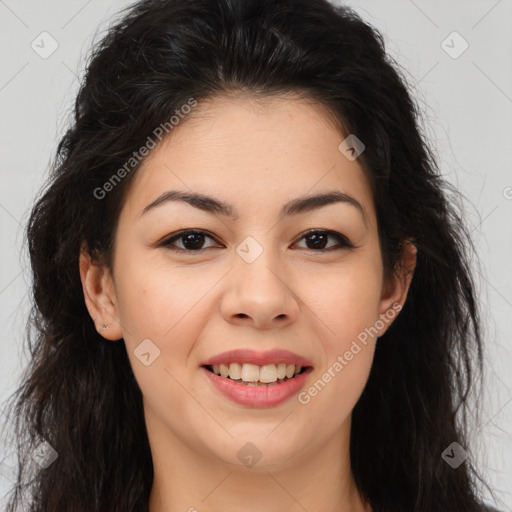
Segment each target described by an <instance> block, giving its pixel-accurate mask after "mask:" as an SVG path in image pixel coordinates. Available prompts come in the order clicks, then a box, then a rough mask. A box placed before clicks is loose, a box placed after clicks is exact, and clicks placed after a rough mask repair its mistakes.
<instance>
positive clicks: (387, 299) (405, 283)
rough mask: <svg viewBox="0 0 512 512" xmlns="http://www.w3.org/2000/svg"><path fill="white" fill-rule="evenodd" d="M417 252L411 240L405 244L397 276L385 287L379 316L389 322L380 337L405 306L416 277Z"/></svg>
mask: <svg viewBox="0 0 512 512" xmlns="http://www.w3.org/2000/svg"><path fill="white" fill-rule="evenodd" d="M417 252H418V249H417V248H416V246H415V245H414V244H413V243H412V241H411V240H408V241H407V242H405V243H404V245H403V249H402V259H401V261H400V266H399V269H398V272H397V275H396V276H395V277H394V278H393V280H392V281H391V282H388V283H386V284H385V285H384V287H383V290H382V294H381V307H380V311H379V314H380V316H381V318H382V315H385V316H386V318H389V321H388V322H386V323H385V326H384V327H383V328H382V329H380V331H379V335H378V336H379V337H380V336H382V335H383V334H384V333H385V332H386V331H387V329H388V328H389V326H390V325H391V324H392V323H393V320H394V318H396V316H398V313H399V312H400V310H401V309H402V307H403V306H404V304H405V300H406V298H407V294H408V292H409V288H410V286H411V282H412V278H413V275H414V270H415V268H416V254H417ZM391 311H392V312H393V314H392V315H390V312H391Z"/></svg>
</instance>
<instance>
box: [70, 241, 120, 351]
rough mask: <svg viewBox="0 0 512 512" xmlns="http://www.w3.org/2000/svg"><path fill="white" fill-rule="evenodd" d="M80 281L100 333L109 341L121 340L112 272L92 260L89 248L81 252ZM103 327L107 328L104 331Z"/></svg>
mask: <svg viewBox="0 0 512 512" xmlns="http://www.w3.org/2000/svg"><path fill="white" fill-rule="evenodd" d="M79 266H80V279H81V281H82V289H83V292H84V299H85V304H86V306H87V310H88V311H89V314H90V315H91V318H92V319H93V321H94V325H95V326H96V329H97V330H98V332H99V333H100V334H101V335H102V336H103V337H104V338H106V339H107V340H111V341H114V340H119V339H121V338H122V337H123V333H122V329H121V326H120V325H119V321H118V312H117V306H116V302H117V301H116V297H115V288H114V282H113V280H112V276H111V275H110V271H109V270H108V269H107V268H106V267H105V266H104V265H100V264H99V263H96V262H94V261H93V260H92V258H91V256H90V254H89V252H88V249H87V246H86V245H85V244H84V245H82V249H81V251H80V259H79ZM102 326H107V328H106V329H102Z"/></svg>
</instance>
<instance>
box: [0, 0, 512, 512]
mask: <svg viewBox="0 0 512 512" xmlns="http://www.w3.org/2000/svg"><path fill="white" fill-rule="evenodd" d="M347 3H348V4H349V5H351V6H353V7H354V8H355V9H356V11H358V12H359V13H360V14H361V15H362V16H363V18H365V19H366V20H368V21H369V22H371V23H372V24H373V25H374V26H376V27H377V28H379V29H380V30H382V32H383V33H384V36H385V40H386V44H387V48H388V51H389V52H390V53H391V54H392V55H393V57H394V58H395V59H396V60H397V61H398V62H399V63H400V64H401V65H403V66H404V68H405V69H406V70H407V71H406V75H407V77H408V80H409V82H410V83H411V85H412V86H413V91H414V95H415V96H416V97H417V98H418V101H419V102H420V105H421V106H422V109H423V110H424V112H425V114H426V126H425V128H426V132H427V135H428V136H429V138H431V139H432V140H433V142H434V144H435V146H436V147H437V152H438V158H439V161H440V163H441V168H442V170H443V172H444V174H445V176H446V177H447V178H448V179H449V180H450V181H451V182H452V183H453V184H455V185H456V186H457V187H458V189H459V190H460V191H461V192H462V193H463V194H464V196H465V197H466V201H465V203H464V208H465V211H466V221H467V223H468V225H469V226H470V229H471V231H472V236H473V238H474V242H475V244H476V247H477V250H478V253H479V256H480V259H481V263H482V265H481V267H480V268H479V269H477V271H476V275H477V277H478V281H479V297H480V300H481V306H482V317H483V320H484V322H485V331H484V332H485V341H486V363H487V374H486V385H485V389H484V393H485V395H484V396H485V401H484V409H483V411H482V413H481V416H482V422H481V424H480V425H479V426H475V427H474V433H473V436H472V440H471V445H470V446H469V447H466V448H467V449H468V450H470V451H472V452H474V453H475V454H476V456H477V461H478V463H479V465H480V466H481V467H482V468H483V473H484V476H485V478H486V479H487V481H488V482H489V483H490V486H491V487H492V488H493V489H494V490H495V493H496V497H497V503H496V505H497V506H498V507H499V508H501V509H502V510H504V511H512V434H511V431H512V429H511V420H512V403H511V402H512V376H511V374H512V372H511V371H510V369H511V368H512V354H511V352H512V343H511V340H510V332H511V331H512V321H511V317H512V270H511V265H510V262H511V258H510V254H511V253H512V227H511V224H512V223H511V220H512V168H511V156H512V149H511V146H512V66H511V64H512V58H511V57H512V31H511V30H510V27H511V26H512V0H499V1H497V0H473V1H467V0H465V1H463V0H458V1H454V0H452V1H446V0H435V1H429V2H427V1H426V0H423V1H421V0H415V1H412V0H393V1H385V2H384V1H378V0H362V1H357V2H356V1H352V2H347ZM127 5H128V2H123V1H120V0H103V1H100V0H88V1H87V0H72V1H70V0H68V1H64V0H60V1H56V0H46V1H44V2H41V1H35V0H32V1H29V0H0V42H1V49H2V53H1V65H0V112H1V119H2V123H1V133H0V145H1V146H0V147H1V156H2V159H1V171H0V229H1V237H0V254H1V255H2V264H1V265H0V325H1V326H2V331H3V333H4V334H3V336H2V337H1V338H0V354H1V368H2V371H1V374H0V401H1V402H3V401H4V400H5V399H6V398H7V397H8V396H9V394H10V393H11V392H12V391H13V390H14V389H15V386H16V383H17V382H18V379H20V378H21V371H22V368H23V365H24V364H25V362H26V354H25V352H24V350H23V348H22V343H23V339H24V326H25V319H26V315H27V304H28V297H29V295H28V294H29V283H30V272H29V267H28V264H27V257H26V249H24V248H23V227H24V225H25V223H26V220H27V216H28V211H29V209H30V207H31V205H32V204H33V200H34V197H35V194H36V193H37V190H38V189H39V188H40V186H41V184H42V183H43V180H44V179H45V177H46V175H47V169H48V163H49V160H50V158H51V157H52V156H53V153H54V151H55V149H56V144H57V141H58V139H59V138H60V137H61V136H62V134H63V133H64V129H65V126H66V120H67V119H68V116H69V111H70V109H71V107H72V105H73V101H74V98H75V95H76V92H77V87H78V83H79V82H78V77H79V76H81V74H82V71H83V64H84V62H85V60H84V59H85V56H86V53H87V51H88V49H89V47H90V43H91V41H92V39H93V37H94V35H95V33H96V32H98V34H99V35H101V33H102V32H103V30H104V29H105V28H106V27H107V26H108V24H109V22H110V21H111V20H112V17H113V16H114V15H115V13H116V12H117V11H118V10H119V9H120V8H122V7H125V6H127ZM454 31H456V32H458V33H459V34H460V36H458V35H453V34H452V33H453V32H454ZM42 32H48V33H49V34H50V35H51V38H53V39H54V40H55V41H56V43H52V40H51V39H50V38H49V36H44V35H43V36H40V34H41V33H42ZM443 41H445V42H444V43H443ZM464 41H467V44H468V45H469V46H468V48H467V49H466V50H465V51H464V52H463V53H461V51H462V50H463V49H464V47H465V42H464ZM33 42H34V43H33ZM32 44H33V45H34V47H35V48H37V51H38V52H39V54H38V53H37V52H36V51H35V49H33V48H32V47H31V45H32ZM51 44H58V47H57V49H56V50H55V52H54V53H52V54H51V55H50V56H48V57H47V58H42V57H41V56H40V54H41V53H43V52H49V50H51ZM36 45H37V46H36ZM459 53H461V54H460V55H459ZM450 54H451V55H450ZM43 56H46V55H44V53H43ZM454 57H456V58H454ZM433 321H435V320H434V319H433ZM4 445H5V446H3V447H2V451H1V452H0V497H1V496H2V495H4V493H5V492H6V490H7V489H8V487H9V485H10V483H9V482H10V481H11V480H12V470H11V469H10V468H11V466H12V464H13V459H12V456H10V454H11V450H10V446H9V445H8V444H6V443H4ZM440 455H441V454H440Z"/></svg>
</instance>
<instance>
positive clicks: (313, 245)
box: [300, 229, 356, 252]
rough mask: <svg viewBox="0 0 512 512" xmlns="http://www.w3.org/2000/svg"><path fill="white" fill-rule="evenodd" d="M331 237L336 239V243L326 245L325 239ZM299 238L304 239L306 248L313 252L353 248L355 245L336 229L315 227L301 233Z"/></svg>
mask: <svg viewBox="0 0 512 512" xmlns="http://www.w3.org/2000/svg"><path fill="white" fill-rule="evenodd" d="M329 238H333V239H335V240H337V241H338V245H337V246H336V245H334V246H331V247H326V244H327V240H328V239H329ZM300 240H306V245H307V247H306V249H311V250H312V251H315V252H327V251H333V250H336V249H355V248H356V246H355V245H354V244H353V243H352V242H351V241H350V240H349V239H348V238H347V237H346V236H344V235H342V234H341V233H338V232H337V231H331V230H323V229H317V230H312V231H308V232H307V233H306V234H304V235H302V237H301V238H300Z"/></svg>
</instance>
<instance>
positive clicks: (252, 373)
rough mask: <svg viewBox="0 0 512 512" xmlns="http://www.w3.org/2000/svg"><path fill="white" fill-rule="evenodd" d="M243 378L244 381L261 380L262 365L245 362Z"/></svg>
mask: <svg viewBox="0 0 512 512" xmlns="http://www.w3.org/2000/svg"><path fill="white" fill-rule="evenodd" d="M242 380H243V381H244V382H258V381H259V380H260V367H259V366H256V365H255V364H247V363H244V365H243V366H242Z"/></svg>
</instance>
